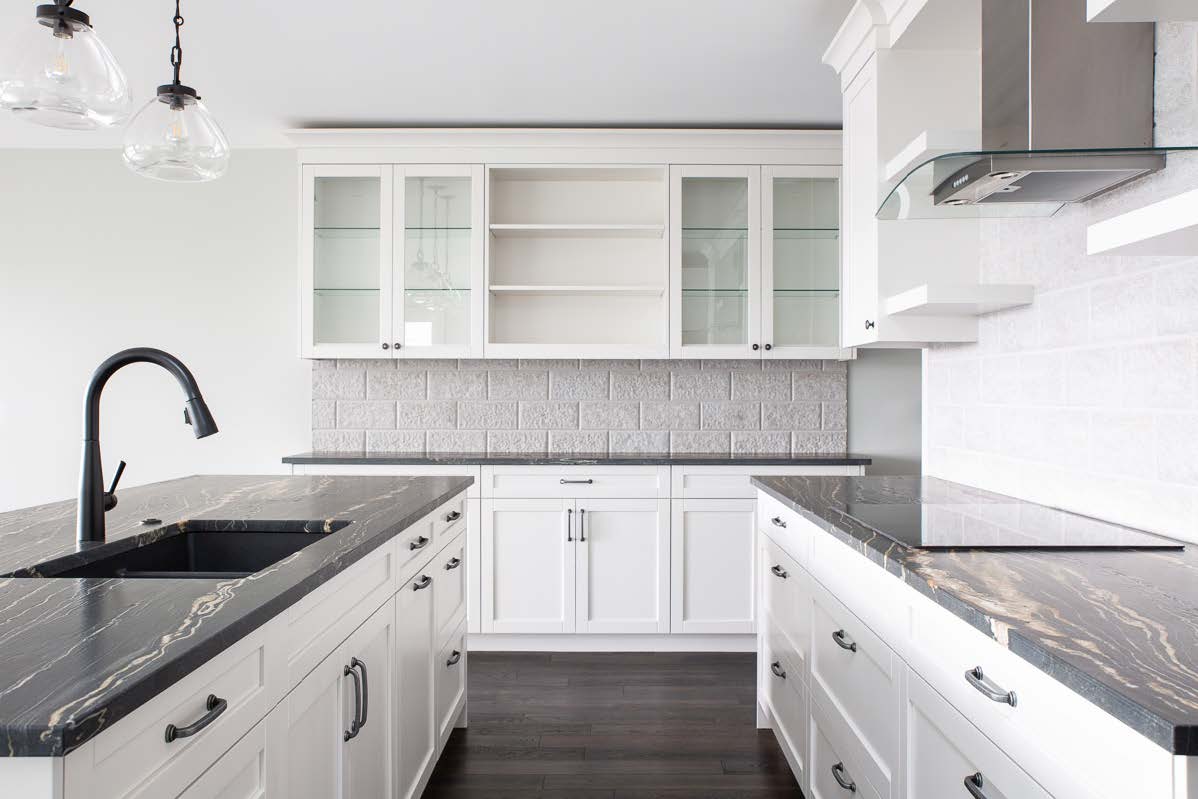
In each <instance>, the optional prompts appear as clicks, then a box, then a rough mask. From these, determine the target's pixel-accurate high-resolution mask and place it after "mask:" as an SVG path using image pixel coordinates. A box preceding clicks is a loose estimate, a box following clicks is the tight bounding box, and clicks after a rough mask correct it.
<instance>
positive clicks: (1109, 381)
mask: <svg viewBox="0 0 1198 799" xmlns="http://www.w3.org/2000/svg"><path fill="white" fill-rule="evenodd" d="M1121 378H1122V375H1121V374H1120V372H1119V351H1118V350H1117V349H1115V348H1114V347H1105V348H1102V349H1094V350H1073V351H1071V352H1070V353H1069V357H1068V358H1067V359H1066V360H1065V402H1066V404H1068V405H1074V406H1078V407H1086V406H1098V407H1113V406H1116V405H1118V404H1119V400H1120V394H1121V390H1122V387H1121ZM1006 391H1007V389H1005V388H1002V389H1000V388H998V387H996V388H995V390H994V392H993V397H994V399H990V397H989V396H988V397H987V401H988V402H997V401H1001V400H1005V401H1006V402H1016V401H1018V397H1019V393H1018V391H1017V390H1013V389H1012V390H1009V393H1001V392H1006Z"/></svg>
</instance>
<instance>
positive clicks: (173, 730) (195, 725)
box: [166, 694, 229, 744]
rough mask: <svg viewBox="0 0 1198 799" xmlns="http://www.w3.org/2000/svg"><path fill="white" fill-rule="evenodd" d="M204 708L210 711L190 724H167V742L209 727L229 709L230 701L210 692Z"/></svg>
mask: <svg viewBox="0 0 1198 799" xmlns="http://www.w3.org/2000/svg"><path fill="white" fill-rule="evenodd" d="M204 708H205V709H206V710H207V711H208V712H207V713H205V714H204V715H202V716H200V717H199V718H198V719H196V720H195V721H193V722H192V723H191V724H188V725H187V726H186V727H176V726H175V725H174V724H168V725H166V742H167V743H168V744H169V743H170V742H171V741H173V740H175V739H176V738H190V737H191V736H193V735H195V734H196V733H197V732H199V731H200V730H202V729H204V728H205V727H207V726H208V725H209V724H211V723H212V722H214V721H216V719H217V717H218V716H219V715H220V714H221V713H224V712H225V711H226V710H228V709H229V701H228V700H227V699H221V698H220V697H219V696H217V695H216V694H208V698H207V699H206V700H204Z"/></svg>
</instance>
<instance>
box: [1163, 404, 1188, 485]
mask: <svg viewBox="0 0 1198 799" xmlns="http://www.w3.org/2000/svg"><path fill="white" fill-rule="evenodd" d="M1157 431H1158V432H1157V451H1158V457H1159V459H1160V476H1161V479H1162V480H1166V481H1168V482H1170V483H1186V484H1188V485H1198V458H1195V457H1194V442H1196V441H1198V415H1195V414H1192V413H1188V414H1177V415H1174V414H1170V415H1168V416H1163V415H1162V416H1161V417H1159V419H1158V422H1157Z"/></svg>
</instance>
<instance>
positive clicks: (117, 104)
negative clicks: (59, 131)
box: [0, 0, 132, 130]
mask: <svg viewBox="0 0 1198 799" xmlns="http://www.w3.org/2000/svg"><path fill="white" fill-rule="evenodd" d="M71 3H72V0H55V2H54V3H53V4H52V5H39V6H38V7H37V13H36V15H35V21H36V28H34V29H33V30H23V31H21V35H20V37H19V38H18V39H17V40H16V41H14V42H12V43H11V44H10V46H9V47H8V48H7V49H6V51H5V52H4V53H3V55H2V56H0V108H4V109H7V110H9V111H12V112H13V113H14V114H16V115H17V116H20V117H23V118H25V119H28V120H29V121H30V122H36V123H38V124H39V125H47V126H49V127H53V128H72V129H75V130H92V129H95V128H100V127H110V126H112V125H118V124H120V123H121V122H124V121H125V119H127V118H128V116H129V111H130V110H131V109H132V100H131V99H130V97H129V84H128V82H127V81H126V80H125V73H124V72H122V71H121V68H120V65H118V64H117V62H116V59H115V58H113V57H112V53H111V52H109V50H108V48H107V47H105V46H104V42H102V41H101V40H100V37H98V36H96V32H95V31H94V30H92V26H91V20H90V18H89V17H88V16H87V14H84V13H83V12H82V11H80V10H79V9H77V8H72V7H71Z"/></svg>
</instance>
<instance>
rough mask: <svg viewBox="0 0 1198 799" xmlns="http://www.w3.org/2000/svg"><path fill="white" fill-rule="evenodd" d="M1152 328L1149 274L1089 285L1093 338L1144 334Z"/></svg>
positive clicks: (1153, 311)
mask: <svg viewBox="0 0 1198 799" xmlns="http://www.w3.org/2000/svg"><path fill="white" fill-rule="evenodd" d="M1155 329H1156V307H1155V304H1154V302H1153V287H1152V275H1136V276H1134V277H1131V278H1125V279H1122V280H1114V281H1109V282H1106V283H1100V284H1098V285H1095V286H1093V287H1092V288H1091V289H1090V331H1091V335H1092V336H1093V338H1094V341H1095V342H1108V341H1126V340H1128V339H1133V338H1144V337H1146V336H1151V335H1152V334H1153V332H1154V330H1155Z"/></svg>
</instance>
